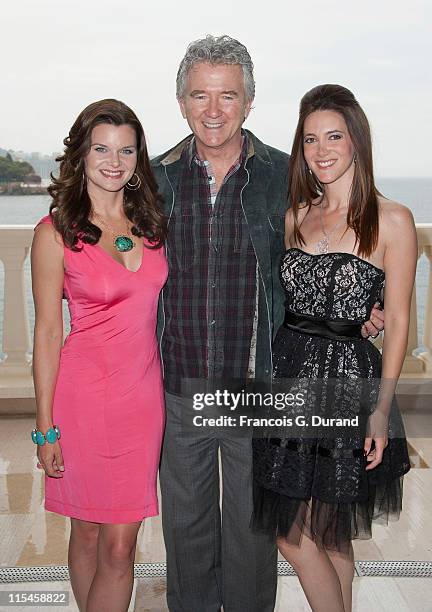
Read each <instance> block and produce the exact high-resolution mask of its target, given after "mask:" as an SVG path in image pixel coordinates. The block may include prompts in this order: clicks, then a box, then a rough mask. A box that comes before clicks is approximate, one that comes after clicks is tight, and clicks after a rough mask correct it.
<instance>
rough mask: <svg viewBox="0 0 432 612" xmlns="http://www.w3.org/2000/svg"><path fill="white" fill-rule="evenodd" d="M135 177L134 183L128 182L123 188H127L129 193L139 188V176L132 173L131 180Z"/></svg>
mask: <svg viewBox="0 0 432 612" xmlns="http://www.w3.org/2000/svg"><path fill="white" fill-rule="evenodd" d="M134 176H136V181H135V183H130V182H129V181H128V182H127V183H126V185H125V187H127V188H128V189H130V190H131V191H136V190H137V189H139V188H140V187H141V179H140V177H139V175H138V174H137V173H136V172H134V173H133V175H132V178H133V177H134Z"/></svg>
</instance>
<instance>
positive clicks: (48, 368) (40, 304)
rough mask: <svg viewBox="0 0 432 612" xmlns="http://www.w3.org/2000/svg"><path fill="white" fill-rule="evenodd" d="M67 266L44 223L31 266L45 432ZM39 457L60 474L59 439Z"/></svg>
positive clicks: (39, 419) (39, 423)
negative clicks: (64, 267) (64, 266)
mask: <svg viewBox="0 0 432 612" xmlns="http://www.w3.org/2000/svg"><path fill="white" fill-rule="evenodd" d="M63 265H64V264H63V245H62V244H61V241H60V239H59V237H58V235H57V234H56V232H55V230H54V228H53V227H52V226H51V225H48V224H42V225H40V226H39V227H37V228H36V230H35V236H34V239H33V245H32V251H31V267H32V288H33V299H34V304H35V328H34V349H33V377H34V385H35V394H36V410H37V412H36V427H37V428H38V429H39V430H40V431H42V433H46V431H47V429H49V428H50V427H52V425H53V416H52V402H53V396H54V390H55V384H56V380H57V372H58V367H59V360H60V350H61V347H62V342H63V316H62V294H63V279H64V270H63ZM59 453H60V454H59ZM38 457H39V461H40V463H41V464H42V466H43V467H44V469H45V471H46V472H47V474H48V475H50V476H58V470H59V469H60V465H59V464H58V463H59V461H60V460H61V451H60V446H59V443H58V442H55V443H54V444H45V445H44V446H38ZM60 463H61V464H62V463H63V462H62V460H61V461H60ZM56 468H57V469H56Z"/></svg>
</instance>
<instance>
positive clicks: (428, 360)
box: [421, 245, 432, 374]
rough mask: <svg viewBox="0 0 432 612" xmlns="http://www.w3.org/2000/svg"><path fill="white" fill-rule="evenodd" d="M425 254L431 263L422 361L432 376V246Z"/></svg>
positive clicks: (425, 248)
mask: <svg viewBox="0 0 432 612" xmlns="http://www.w3.org/2000/svg"><path fill="white" fill-rule="evenodd" d="M423 252H424V254H425V255H426V257H427V259H428V262H429V277H428V285H427V296H426V311H425V322H424V334H423V343H422V344H423V346H424V347H425V349H426V350H425V351H423V352H422V354H421V359H422V360H423V362H424V364H425V369H426V372H427V373H429V374H432V246H431V245H428V246H424V247H423Z"/></svg>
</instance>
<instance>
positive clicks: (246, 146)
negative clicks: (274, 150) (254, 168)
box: [186, 130, 254, 167]
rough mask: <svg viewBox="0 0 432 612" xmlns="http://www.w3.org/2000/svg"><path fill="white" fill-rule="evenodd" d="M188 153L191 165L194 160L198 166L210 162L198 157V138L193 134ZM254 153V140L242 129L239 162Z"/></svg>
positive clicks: (242, 161)
mask: <svg viewBox="0 0 432 612" xmlns="http://www.w3.org/2000/svg"><path fill="white" fill-rule="evenodd" d="M186 155H187V161H188V164H189V167H191V166H192V162H193V161H194V162H195V163H196V164H198V166H206V165H207V164H208V162H207V161H206V160H202V159H200V158H199V157H198V153H197V148H196V140H195V136H193V137H192V138H191V140H190V142H189V143H188V145H187V148H186ZM252 155H254V147H253V143H252V140H251V139H250V138H248V135H247V133H246V132H245V131H244V130H242V147H241V152H240V156H239V158H238V163H239V164H240V165H241V164H243V163H244V162H245V161H246V160H248V159H249V158H250V157H252Z"/></svg>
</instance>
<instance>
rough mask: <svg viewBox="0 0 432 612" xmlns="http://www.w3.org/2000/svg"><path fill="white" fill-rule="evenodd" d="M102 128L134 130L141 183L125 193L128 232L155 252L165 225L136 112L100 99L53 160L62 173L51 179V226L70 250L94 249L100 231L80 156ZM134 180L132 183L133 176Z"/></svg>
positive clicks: (80, 119)
mask: <svg viewBox="0 0 432 612" xmlns="http://www.w3.org/2000/svg"><path fill="white" fill-rule="evenodd" d="M102 123H108V124H110V125H117V126H119V125H129V126H130V127H131V128H132V129H133V130H134V131H135V134H136V140H137V165H136V169H135V172H136V174H137V175H138V176H139V177H140V179H141V185H140V187H139V188H138V189H136V190H134V191H129V190H128V189H127V188H125V191H124V193H125V198H124V211H125V214H126V216H127V218H128V219H129V220H130V221H131V222H132V224H133V226H132V233H133V234H134V235H135V236H145V237H146V238H147V239H148V240H149V241H150V242H151V243H152V246H151V247H149V248H159V247H160V246H162V244H163V243H164V240H165V237H166V221H165V217H164V215H163V213H162V209H161V197H160V196H159V195H158V191H157V184H156V180H155V178H154V176H153V172H152V169H151V166H150V161H149V157H148V153H147V145H146V140H145V136H144V130H143V128H142V125H141V123H140V121H139V119H138V117H137V116H136V115H135V113H134V112H133V111H132V110H131V109H130V108H129V107H128V106H126V104H123V102H120V101H118V100H112V99H107V100H100V101H98V102H93V104H90V105H89V106H87V107H86V108H85V109H84V110H83V111H82V112H81V113H80V114H79V115H78V117H77V119H76V121H75V123H74V124H73V126H72V127H71V129H70V132H69V135H68V136H67V137H66V138H65V139H64V140H63V144H64V145H65V149H64V154H63V155H61V156H60V157H58V158H57V160H56V161H59V162H60V174H59V176H58V178H56V177H55V176H53V175H52V174H51V184H50V186H49V187H48V192H49V194H50V196H51V197H52V200H53V201H52V203H51V206H50V215H51V218H52V220H53V225H54V227H55V228H56V230H57V231H58V232H59V233H60V235H61V236H62V238H63V242H64V244H65V245H66V246H67V247H69V248H71V249H72V250H74V251H76V250H79V249H78V247H77V242H78V240H79V239H80V240H82V241H83V242H86V243H88V244H96V243H97V242H98V241H99V239H100V237H101V233H102V232H101V230H100V229H99V228H98V227H97V226H96V225H94V224H93V223H91V222H90V221H89V216H90V213H91V207H92V204H91V201H90V197H89V195H88V193H87V188H86V180H85V174H84V157H85V156H86V155H87V153H88V152H89V150H90V144H91V140H90V139H91V133H92V130H93V128H94V127H96V126H97V125H100V124H102ZM132 181H133V182H134V184H135V181H136V176H134V177H133V178H132Z"/></svg>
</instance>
